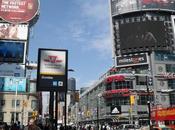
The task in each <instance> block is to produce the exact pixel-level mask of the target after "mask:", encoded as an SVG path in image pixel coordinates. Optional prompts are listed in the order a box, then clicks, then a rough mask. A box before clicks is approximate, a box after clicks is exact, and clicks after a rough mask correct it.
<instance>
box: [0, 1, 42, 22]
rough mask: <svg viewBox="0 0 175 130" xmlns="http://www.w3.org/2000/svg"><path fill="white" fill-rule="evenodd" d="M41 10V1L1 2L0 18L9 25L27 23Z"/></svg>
mask: <svg viewBox="0 0 175 130" xmlns="http://www.w3.org/2000/svg"><path fill="white" fill-rule="evenodd" d="M38 10H39V0H0V17H1V18H2V19H3V20H5V21H7V22H9V23H26V22H29V21H30V20H32V19H33V18H34V17H35V16H36V14H37V13H38Z"/></svg>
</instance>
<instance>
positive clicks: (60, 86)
mask: <svg viewBox="0 0 175 130" xmlns="http://www.w3.org/2000/svg"><path fill="white" fill-rule="evenodd" d="M38 63H39V65H38V73H37V76H38V78H37V90H38V91H67V50H58V49H39V53H38Z"/></svg>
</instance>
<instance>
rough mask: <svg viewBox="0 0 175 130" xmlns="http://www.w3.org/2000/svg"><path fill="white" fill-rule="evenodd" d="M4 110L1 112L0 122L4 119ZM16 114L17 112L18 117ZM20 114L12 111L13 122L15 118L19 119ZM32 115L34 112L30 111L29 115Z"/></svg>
mask: <svg viewBox="0 0 175 130" xmlns="http://www.w3.org/2000/svg"><path fill="white" fill-rule="evenodd" d="M4 114H5V113H4V112H0V122H3V121H4ZM15 114H16V119H15ZM19 114H20V113H18V112H16V113H15V112H11V122H14V120H16V121H19ZM31 116H32V112H29V113H28V117H31Z"/></svg>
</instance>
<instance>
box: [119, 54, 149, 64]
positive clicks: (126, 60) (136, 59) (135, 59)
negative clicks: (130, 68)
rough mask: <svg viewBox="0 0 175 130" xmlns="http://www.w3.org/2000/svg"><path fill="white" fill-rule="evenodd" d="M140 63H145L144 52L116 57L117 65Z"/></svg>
mask: <svg viewBox="0 0 175 130" xmlns="http://www.w3.org/2000/svg"><path fill="white" fill-rule="evenodd" d="M141 63H142V64H143V63H147V57H146V54H142V55H133V56H127V57H117V65H132V64H141Z"/></svg>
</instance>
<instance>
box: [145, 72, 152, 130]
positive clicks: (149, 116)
mask: <svg viewBox="0 0 175 130" xmlns="http://www.w3.org/2000/svg"><path fill="white" fill-rule="evenodd" d="M150 80H152V79H151V78H150V77H149V76H148V75H147V76H146V90H147V105H148V120H149V121H148V125H149V129H151V104H150V91H149V84H150V82H151V81H150Z"/></svg>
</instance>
